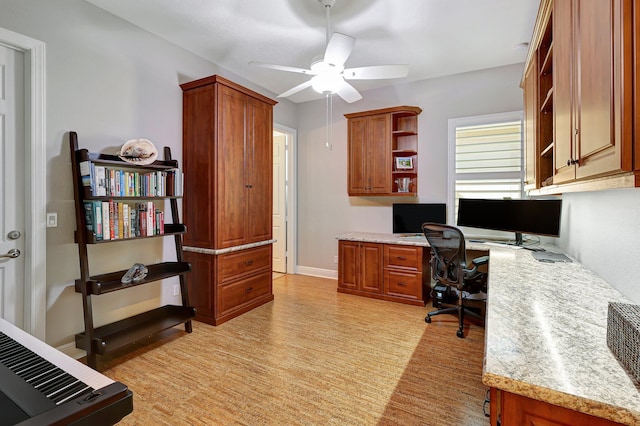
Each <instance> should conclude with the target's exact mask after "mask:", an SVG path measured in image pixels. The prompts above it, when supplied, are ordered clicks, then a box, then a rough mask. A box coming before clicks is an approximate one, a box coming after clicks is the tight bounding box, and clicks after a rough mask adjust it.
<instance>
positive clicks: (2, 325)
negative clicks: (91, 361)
mask: <svg viewBox="0 0 640 426" xmlns="http://www.w3.org/2000/svg"><path fill="white" fill-rule="evenodd" d="M131 411H133V396H132V393H131V391H129V390H128V389H127V387H126V386H125V385H123V384H122V383H120V382H116V381H114V380H111V379H109V378H108V377H106V376H104V375H103V374H100V373H98V372H97V371H95V370H93V369H91V368H89V367H87V366H86V365H84V364H82V363H80V362H78V361H76V360H75V359H73V358H71V357H69V356H67V355H65V354H63V353H62V352H60V351H58V350H57V349H55V348H52V347H51V346H49V345H47V344H46V343H44V342H42V341H40V340H38V339H36V338H35V337H33V336H31V335H30V334H28V333H26V332H24V331H22V330H20V329H19V328H17V327H16V326H14V325H12V324H11V323H9V322H7V321H5V320H3V319H2V318H0V426H9V425H11V426H13V425H20V426H31V425H34V426H35V425H38V426H40V425H91V426H94V425H113V424H115V423H117V422H119V421H120V420H121V419H122V418H123V417H124V416H126V415H127V414H129V413H131Z"/></svg>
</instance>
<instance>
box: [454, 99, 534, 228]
mask: <svg viewBox="0 0 640 426" xmlns="http://www.w3.org/2000/svg"><path fill="white" fill-rule="evenodd" d="M523 190H524V186H523V159H522V112H521V111H518V112H510V113H503V114H491V115H483V116H477V117H465V118H455V119H451V120H449V203H448V205H449V212H448V213H449V222H450V223H452V224H455V223H456V220H457V217H458V215H457V213H458V199H459V198H514V199H518V198H522V197H523V193H524V192H523ZM483 233H485V234H486V231H483Z"/></svg>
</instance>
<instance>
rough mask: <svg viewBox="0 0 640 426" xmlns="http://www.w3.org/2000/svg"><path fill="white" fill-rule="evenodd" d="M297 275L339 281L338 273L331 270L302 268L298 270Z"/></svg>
mask: <svg viewBox="0 0 640 426" xmlns="http://www.w3.org/2000/svg"><path fill="white" fill-rule="evenodd" d="M296 274H300V275H310V276H312V277H321V278H331V279H334V280H337V279H338V271H334V270H331V269H321V268H313V267H311V266H300V265H298V267H297V268H296Z"/></svg>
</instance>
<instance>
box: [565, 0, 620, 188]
mask: <svg viewBox="0 0 640 426" xmlns="http://www.w3.org/2000/svg"><path fill="white" fill-rule="evenodd" d="M574 8H575V9H576V11H575V15H576V25H577V31H576V34H577V43H576V44H577V47H578V49H577V50H578V51H579V55H578V57H577V58H576V63H577V76H576V80H577V95H578V100H579V101H578V102H577V111H578V112H577V120H578V123H577V127H578V132H577V142H576V151H575V159H576V160H577V161H578V163H577V166H578V167H577V169H576V178H578V179H579V178H583V177H588V176H593V175H598V174H601V173H607V172H612V171H624V170H626V171H631V170H632V154H631V151H632V150H631V142H632V141H631V130H632V125H631V117H632V115H631V109H632V108H631V99H632V79H631V76H632V63H631V62H632V39H631V23H632V16H631V0H610V1H603V0H580V1H575V3H574Z"/></svg>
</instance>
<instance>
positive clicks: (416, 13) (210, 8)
mask: <svg viewBox="0 0 640 426" xmlns="http://www.w3.org/2000/svg"><path fill="white" fill-rule="evenodd" d="M86 1H88V2H89V3H91V4H94V5H95V6H98V7H100V8H102V9H104V10H106V11H108V12H111V13H113V14H114V15H116V16H119V17H121V18H123V19H125V20H127V21H129V22H131V23H133V24H135V25H137V26H139V27H141V28H143V29H145V30H147V31H149V32H151V33H153V34H156V35H158V36H159V37H162V38H164V39H166V40H168V41H170V42H172V43H174V44H176V45H178V46H180V47H182V48H184V49H186V50H188V51H190V52H193V53H194V54H196V55H199V56H201V57H203V58H205V59H207V60H209V61H211V62H214V63H216V64H218V65H219V66H222V67H224V68H226V69H228V70H229V71H232V72H234V73H236V74H238V75H240V76H241V77H244V78H246V79H248V80H249V81H252V82H254V83H256V84H258V85H260V86H262V87H264V88H266V89H268V90H271V91H273V92H274V93H282V92H284V91H286V90H288V89H290V88H291V87H293V86H296V85H298V84H300V83H302V82H304V81H305V80H306V79H308V78H309V77H308V76H305V75H302V74H296V73H289V72H284V71H276V70H272V69H264V68H257V67H251V66H249V65H248V63H249V62H250V61H258V62H268V63H273V64H278V65H288V66H293V67H300V68H308V67H309V65H310V64H311V61H312V59H313V58H314V57H315V56H317V55H321V54H323V53H324V48H325V45H326V15H325V9H324V7H323V6H322V4H320V2H319V0H86ZM539 2H540V1H539V0H393V1H392V0H337V1H336V4H335V5H334V6H333V8H332V9H331V25H332V29H333V31H336V32H341V33H344V34H347V35H350V36H352V37H355V38H356V40H357V41H356V44H355V48H354V50H353V53H352V54H351V56H350V57H349V59H348V60H347V62H346V66H347V67H350V68H353V67H361V66H368V65H383V64H408V65H409V75H408V76H407V77H405V78H402V79H397V80H368V81H358V80H351V83H352V85H353V86H354V87H355V88H356V89H358V90H359V91H361V92H362V91H365V90H368V89H372V88H376V87H383V86H388V85H392V84H398V83H406V82H409V81H416V80H422V79H426V78H432V77H438V76H443V75H449V74H457V73H462V72H467V71H473V70H478V69H485V68H492V67H497V66H502V65H508V64H514V63H520V62H524V60H525V56H526V51H527V49H526V47H525V48H522V47H520V48H518V47H517V46H518V45H519V44H521V43H527V42H529V40H530V38H531V34H532V32H533V26H534V22H535V18H536V13H537V10H538V5H539ZM321 96H322V95H319V94H317V93H315V92H314V91H313V89H311V88H307V89H305V90H303V91H302V92H300V93H298V94H296V95H294V96H292V97H290V98H289V99H290V100H292V101H294V102H305V101H309V100H312V99H319V98H320V97H321ZM365 96H366V94H365Z"/></svg>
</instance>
